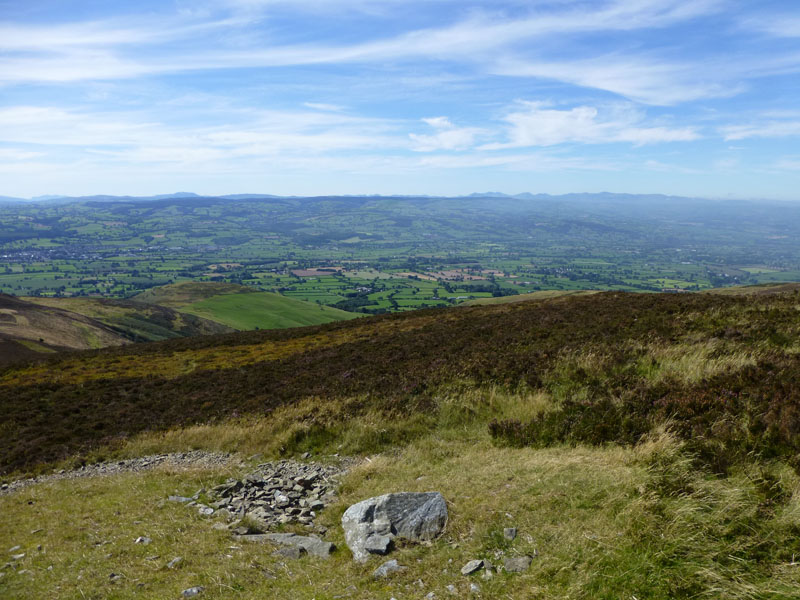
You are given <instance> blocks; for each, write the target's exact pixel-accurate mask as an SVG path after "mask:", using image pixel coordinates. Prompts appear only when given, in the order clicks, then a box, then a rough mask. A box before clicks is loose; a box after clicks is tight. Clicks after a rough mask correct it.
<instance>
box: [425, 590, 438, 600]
mask: <svg viewBox="0 0 800 600" xmlns="http://www.w3.org/2000/svg"><path fill="white" fill-rule="evenodd" d="M435 598H436V594H434V593H433V592H428V593H427V594H425V599H426V600H435Z"/></svg>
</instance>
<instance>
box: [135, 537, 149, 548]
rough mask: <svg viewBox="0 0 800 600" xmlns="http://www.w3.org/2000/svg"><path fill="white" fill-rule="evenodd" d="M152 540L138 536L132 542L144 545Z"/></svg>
mask: <svg viewBox="0 0 800 600" xmlns="http://www.w3.org/2000/svg"><path fill="white" fill-rule="evenodd" d="M152 541H153V540H151V539H150V538H149V537H144V536H139V537H137V538H136V539H135V540H134V542H133V543H134V544H144V545H145V546H147V544H149V543H150V542H152Z"/></svg>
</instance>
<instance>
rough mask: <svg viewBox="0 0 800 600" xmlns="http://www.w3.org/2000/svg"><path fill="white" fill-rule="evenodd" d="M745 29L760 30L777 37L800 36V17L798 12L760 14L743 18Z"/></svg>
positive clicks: (742, 22) (742, 23)
mask: <svg viewBox="0 0 800 600" xmlns="http://www.w3.org/2000/svg"><path fill="white" fill-rule="evenodd" d="M741 25H742V27H743V28H745V29H750V30H755V31H759V32H761V33H766V34H768V35H771V36H775V37H782V38H796V37H800V17H798V16H797V14H796V13H795V14H782V15H763V14H762V15H758V16H750V17H747V18H744V19H742V20H741Z"/></svg>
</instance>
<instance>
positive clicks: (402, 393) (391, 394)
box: [0, 293, 800, 470]
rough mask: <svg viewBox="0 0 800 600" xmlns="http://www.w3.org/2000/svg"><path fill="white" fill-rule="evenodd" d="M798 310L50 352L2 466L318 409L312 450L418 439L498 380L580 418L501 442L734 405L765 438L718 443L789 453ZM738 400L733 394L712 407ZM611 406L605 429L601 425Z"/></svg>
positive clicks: (2, 412)
mask: <svg viewBox="0 0 800 600" xmlns="http://www.w3.org/2000/svg"><path fill="white" fill-rule="evenodd" d="M796 304H797V295H796V294H795V293H788V294H776V295H769V296H743V297H735V296H733V297H729V296H718V295H712V294H696V295H690V294H683V295H673V294H664V295H657V294H647V295H637V294H625V293H600V294H595V295H587V296H573V297H568V298H564V299H563V300H561V301H559V302H520V303H513V304H505V305H498V306H486V307H482V306H479V307H466V308H454V309H447V310H444V309H441V310H425V311H418V312H412V313H405V314H400V315H387V316H382V317H374V318H365V319H359V320H356V321H348V322H341V323H330V324H327V325H322V326H314V327H309V328H300V329H292V330H272V331H253V332H241V333H235V334H227V335H223V336H205V337H197V338H183V339H175V340H167V341H163V342H156V343H148V344H138V345H135V346H128V347H124V348H118V349H107V350H104V351H103V352H102V353H100V352H85V353H81V354H79V355H70V356H63V357H61V356H58V357H53V358H52V359H46V360H45V361H44V362H42V363H41V364H34V365H29V366H24V367H23V366H17V367H13V366H12V367H10V368H8V369H6V370H5V372H3V373H2V376H1V377H0V395H2V396H3V397H4V398H5V400H4V401H3V402H2V403H1V404H0V422H3V423H5V424H6V425H5V426H6V428H7V430H6V431H5V432H4V435H3V436H0V465H1V466H2V468H3V469H6V470H8V469H14V468H28V467H31V466H33V465H34V464H35V463H36V462H38V461H42V460H53V459H58V458H63V457H65V456H67V455H69V454H71V453H75V452H80V451H85V450H87V449H89V448H91V447H96V446H97V445H98V444H99V443H101V442H102V441H103V440H106V441H107V440H109V439H115V438H120V436H126V437H127V436H130V435H133V434H135V433H137V432H143V431H146V430H151V431H163V430H167V429H170V428H172V427H176V426H186V425H190V424H192V423H204V422H206V421H209V420H214V421H215V422H218V423H222V422H224V421H225V420H226V419H228V418H231V417H232V416H236V415H248V414H251V415H261V414H266V413H270V412H272V411H274V410H276V409H277V408H279V407H282V406H292V405H295V404H296V403H298V402H304V401H306V400H308V401H310V402H312V406H313V407H315V408H313V409H312V413H311V414H315V413H316V412H317V411H320V410H321V411H330V412H331V414H336V411H337V410H340V409H341V411H342V413H341V414H338V415H337V416H336V418H334V419H333V421H332V422H331V423H327V424H324V425H320V427H321V430H320V431H317V430H316V429H315V427H316V426H312V427H311V429H310V430H309V435H310V436H311V438H310V439H312V440H313V439H315V436H321V437H320V439H328V438H329V437H331V436H332V435H333V434H332V433H331V431H334V432H335V431H338V429H337V428H341V427H345V426H348V427H349V426H352V424H353V422H352V418H353V417H356V416H358V415H359V414H365V411H366V412H369V411H378V413H376V414H380V415H383V416H382V417H380V418H378V417H375V419H377V420H376V421H375V423H376V425H375V426H376V427H377V426H378V425H377V423H381V424H383V425H385V433H384V434H382V436H383V437H382V438H381V439H383V440H384V443H392V442H393V441H395V438H394V437H393V436H394V435H397V436H399V438H400V439H405V438H407V437H408V436H409V435H411V434H410V433H409V432H411V431H413V430H414V427H409V426H407V425H408V422H407V421H408V419H417V418H418V419H421V421H425V420H426V419H430V418H435V417H436V415H437V410H438V409H437V408H436V407H437V403H438V402H439V401H440V399H441V397H442V394H445V392H446V391H447V390H450V389H458V386H466V387H465V389H468V390H469V389H480V388H481V387H483V386H494V385H500V386H506V387H508V388H509V389H529V390H534V391H537V393H539V392H540V393H541V394H543V395H544V396H545V397H547V398H549V399H550V401H552V402H553V403H554V404H553V405H554V406H558V407H560V408H559V410H560V411H566V412H565V413H564V415H565V417H564V418H566V419H567V421H568V422H569V423H570V425H569V426H568V427H566V426H565V427H566V428H561V425H559V423H560V421H558V418H556V417H554V418H555V419H556V420H555V422H553V423H549V422H548V423H542V424H539V425H536V426H535V427H534V428H533V429H530V424H529V423H527V422H526V421H525V420H524V419H523V420H519V422H516V423H515V422H509V423H506V422H504V418H505V415H504V414H502V413H497V414H495V415H493V416H492V418H495V417H496V418H497V419H498V424H497V425H496V427H495V429H494V434H495V436H496V437H497V439H501V440H511V441H513V442H514V443H528V441H530V440H536V439H538V438H537V435H538V434H537V433H536V432H537V431H538V429H536V428H537V427H539V426H541V427H544V428H545V429H544V430H543V432H541V435H542V436H544V438H543V439H553V440H560V439H564V440H567V439H568V440H571V441H576V440H582V439H584V438H586V439H588V440H590V441H610V440H616V439H617V438H619V439H621V440H623V441H626V442H630V441H632V440H635V439H637V437H638V436H641V435H643V434H644V433H646V432H647V431H648V430H649V427H650V426H651V425H652V424H653V423H655V422H657V421H659V420H660V419H662V418H666V417H667V416H669V415H672V418H673V419H678V417H677V416H676V415H684V419H685V422H686V423H685V427H686V428H687V429H686V431H687V432H689V431H693V430H692V429H691V427H693V426H694V425H695V423H694V419H695V418H699V417H698V415H701V414H702V415H705V414H706V413H707V412H708V411H712V412H713V414H714V415H715V417H714V418H723V417H724V416H725V414H727V413H726V412H725V411H733V410H737V411H739V412H742V413H747V414H750V412H752V413H753V414H752V419H753V420H752V422H751V426H753V427H756V424H759V423H760V424H759V425H758V427H761V429H758V428H756V431H755V432H754V433H752V434H747V435H745V434H744V433H743V434H741V435H742V437H741V438H739V437H736V436H738V435H739V433H736V431H738V430H734V431H733V432H731V431H729V430H728V429H720V430H714V432H715V433H714V435H713V436H712V437H714V436H717V435H718V434H720V433H719V432H727V433H725V435H731V436H733V438H734V439H733V441H731V444H732V447H733V448H734V449H735V450H736V451H737V452H738V451H739V450H741V449H742V448H744V447H746V446H747V445H748V444H754V443H756V441H757V440H759V439H760V436H761V435H762V434H763V435H768V438H769V440H771V441H767V442H764V443H765V444H766V447H773V446H774V447H775V452H778V453H784V452H788V451H790V450H792V449H793V448H794V447H795V446H796V445H797V444H800V438H794V437H792V436H791V435H790V434H791V432H792V431H793V427H797V428H798V430H800V421H798V420H800V412H797V413H794V412H792V411H793V410H794V409H792V408H791V407H792V406H793V405H794V403H800V381H798V379H800V352H798V349H799V348H800V341H799V338H798V335H799V334H798V331H799V330H800V324H798V321H797V311H796ZM793 382H794V383H793ZM795 383H797V384H798V385H796V386H794V384H795ZM453 386H455V388H453ZM793 386H794V387H793ZM726 390H727V391H726ZM729 393H730V394H733V396H732V398H734V399H733V400H726V401H725V402H717V401H716V400H715V398H717V397H718V396H719V395H721V396H722V397H727V396H726V394H729ZM321 400H324V401H321ZM765 402H766V403H767V405H765V404H764V403H765ZM695 404H696V405H695ZM596 405H597V406H599V407H600V408H599V409H598V410H599V413H598V414H601V415H602V418H599V419H598V420H597V422H596V423H595V422H594V421H592V418H593V416H592V415H593V414H594V413H593V412H592V410H590V409H591V407H593V406H596ZM52 407H58V408H57V409H55V410H53V408H52ZM690 407H691V408H690ZM353 411H354V412H353ZM396 411H399V412H396ZM718 411H722V414H717V413H718ZM487 414H490V413H487ZM558 414H559V415H560V414H561V413H558ZM330 418H333V417H330ZM559 418H560V417H559ZM337 419H341V421H337ZM614 419H619V420H621V421H622V422H621V423H618V424H617V425H615V421H614ZM764 419H767V420H768V422H764ZM795 421H798V422H797V423H795ZM311 422H312V423H313V422H314V419H313V418H312V420H311ZM675 422H676V423H678V422H679V420H678V421H675ZM710 423H713V419H710V420H709V421H708V422H701V423H699V424H697V426H698V427H701V430H702V429H703V428H704V427H706V426H707V425H709V424H710ZM601 425H602V427H601ZM676 426H677V425H676ZM548 427H549V428H550V429H547V428H548ZM330 428H332V430H331V431H329V429H330ZM776 428H777V429H776ZM290 430H291V428H290V427H287V428H286V429H285V430H284V431H282V432H281V435H279V436H276V437H275V438H274V443H276V444H279V445H283V446H284V447H285V448H289V447H292V446H293V445H297V444H302V443H305V442H303V438H302V437H301V438H298V439H297V440H294V441H291V442H290V441H287V440H286V439H284V437H283V435H284V434H286V432H287V431H290ZM315 431H316V433H314V432H315ZM758 431H760V432H761V433H758ZM392 432H394V433H392ZM734 434H735V435H734ZM769 436H772V437H769ZM203 437H204V438H208V439H213V438H214V436H203ZM333 437H335V436H333ZM694 438H695V441H697V440H699V439H701V438H700V437H698V436H694ZM199 441H200V442H201V443H204V442H202V439H201V440H199ZM272 443H273V442H270V444H272ZM309 443H312V442H309ZM698 443H699V442H698ZM709 443H710V442H709ZM712 446H713V445H712ZM720 447H721V448H724V447H726V446H725V444H722V445H721V446H720ZM705 451H706V450H704V452H705ZM708 451H709V452H716V451H713V448H712V450H708ZM720 460H722V459H720Z"/></svg>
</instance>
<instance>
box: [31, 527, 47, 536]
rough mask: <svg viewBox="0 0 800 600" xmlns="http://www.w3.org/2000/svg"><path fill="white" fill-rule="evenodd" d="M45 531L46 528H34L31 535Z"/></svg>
mask: <svg viewBox="0 0 800 600" xmlns="http://www.w3.org/2000/svg"><path fill="white" fill-rule="evenodd" d="M43 531H44V529H41V528H40V529H34V530H33V531H31V535H35V534H37V533H41V532H43Z"/></svg>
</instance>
